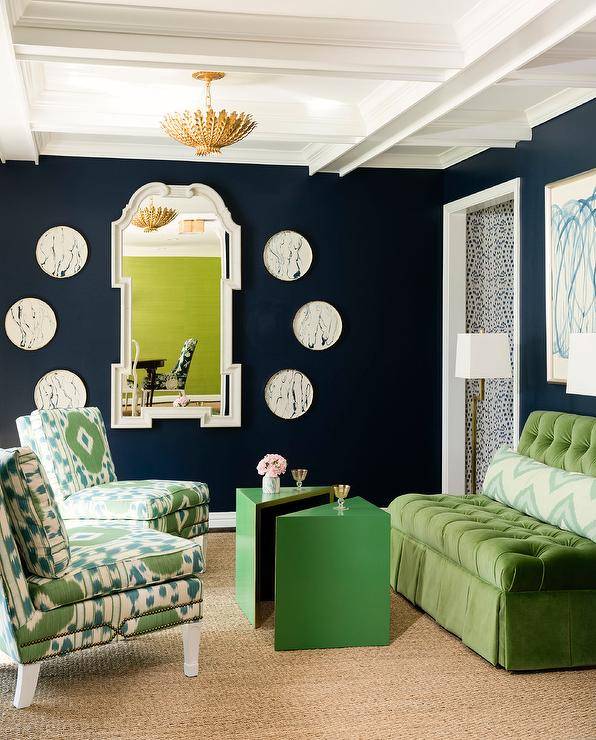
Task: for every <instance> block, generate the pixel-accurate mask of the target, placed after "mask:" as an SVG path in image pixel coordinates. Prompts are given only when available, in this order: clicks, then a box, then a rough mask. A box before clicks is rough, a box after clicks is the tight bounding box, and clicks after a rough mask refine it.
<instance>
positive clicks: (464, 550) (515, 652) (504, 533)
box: [389, 411, 596, 671]
mask: <svg viewBox="0 0 596 740" xmlns="http://www.w3.org/2000/svg"><path fill="white" fill-rule="evenodd" d="M518 452H519V453H520V454H522V455H526V456H527V457H531V458H533V459H535V460H537V461H539V462H541V463H544V464H546V465H550V466H551V467H553V468H557V469H562V470H566V471H569V472H572V473H583V474H584V475H591V476H594V477H596V419H594V418H592V417H589V416H574V415H573V414H562V413H559V412H554V411H535V412H534V413H532V414H530V416H529V417H528V420H527V422H526V424H525V426H524V430H523V432H522V435H521V439H520V443H519V446H518ZM553 472H555V471H553ZM558 475H559V476H560V475H561V474H560V473H559V474H558ZM570 477H572V476H570ZM389 512H390V514H391V585H392V586H393V587H394V588H395V589H396V591H399V592H400V593H401V594H403V595H404V596H405V597H406V598H407V599H409V600H410V601H412V602H413V603H414V604H416V605H417V606H419V607H420V608H422V609H423V610H424V611H425V612H427V613H428V614H430V615H431V616H432V617H434V619H436V620H437V622H438V623H439V624H441V625H442V626H443V627H445V628H446V629H448V630H450V631H451V632H453V633H454V634H456V635H457V636H458V637H460V638H461V639H462V641H463V642H464V644H465V645H468V646H469V647H471V648H472V650H475V651H476V652H477V653H478V654H479V655H482V656H483V657H484V658H486V660H488V661H490V662H491V663H493V664H494V665H502V666H504V667H505V668H507V669H508V670H524V671H526V670H541V669H545V668H570V667H578V666H589V665H596V639H595V638H594V635H596V543H594V542H592V541H591V540H588V539H584V538H583V537H580V536H579V535H576V534H573V533H572V532H567V531H563V530H561V529H559V528H558V527H555V526H552V525H550V524H544V523H543V522H541V521H539V520H538V519H535V518H533V517H531V516H526V515H525V514H522V513H521V512H520V511H517V510H516V509H513V508H510V507H509V506H506V505H504V504H502V503H500V502H498V501H494V500H492V499H489V498H488V497H487V496H472V497H463V496H424V495H420V494H408V495H406V496H400V497H399V498H397V499H395V500H394V501H393V502H392V503H391V504H390V505H389Z"/></svg>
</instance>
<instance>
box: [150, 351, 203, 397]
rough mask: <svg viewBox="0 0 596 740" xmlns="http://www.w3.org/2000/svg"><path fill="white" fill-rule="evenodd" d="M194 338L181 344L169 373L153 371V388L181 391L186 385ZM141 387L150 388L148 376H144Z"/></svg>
mask: <svg viewBox="0 0 596 740" xmlns="http://www.w3.org/2000/svg"><path fill="white" fill-rule="evenodd" d="M197 341H198V340H196V339H187V340H186V341H185V342H184V344H183V345H182V351H181V352H180V357H179V358H178V360H177V362H176V364H175V365H174V367H173V368H172V370H171V372H169V373H155V380H154V388H155V390H158V391H165V390H171V391H183V390H184V389H185V387H186V380H187V378H188V371H189V370H190V363H191V362H192V357H193V355H194V352H195V349H196V346H197ZM143 388H144V389H145V390H148V389H149V388H151V384H150V383H149V377H148V376H146V377H145V378H144V380H143Z"/></svg>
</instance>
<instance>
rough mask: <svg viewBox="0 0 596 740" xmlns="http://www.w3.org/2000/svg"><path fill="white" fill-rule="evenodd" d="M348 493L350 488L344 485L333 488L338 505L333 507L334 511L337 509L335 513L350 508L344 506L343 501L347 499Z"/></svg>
mask: <svg viewBox="0 0 596 740" xmlns="http://www.w3.org/2000/svg"><path fill="white" fill-rule="evenodd" d="M349 493H350V486H348V485H347V484H346V483H342V484H340V485H337V486H333V494H334V496H335V498H336V499H337V500H338V502H339V503H338V505H337V506H335V507H334V508H335V509H337V511H348V509H349V508H350V507H349V506H346V505H345V500H346V498H347V497H348V494H349Z"/></svg>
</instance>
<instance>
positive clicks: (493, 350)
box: [455, 333, 511, 378]
mask: <svg viewBox="0 0 596 740" xmlns="http://www.w3.org/2000/svg"><path fill="white" fill-rule="evenodd" d="M455 376H456V377H457V378H510V377H511V361H510V359H509V337H508V336H507V334H501V333H498V334H497V333H494V334H488V333H487V334H458V335H457V354H456V357H455Z"/></svg>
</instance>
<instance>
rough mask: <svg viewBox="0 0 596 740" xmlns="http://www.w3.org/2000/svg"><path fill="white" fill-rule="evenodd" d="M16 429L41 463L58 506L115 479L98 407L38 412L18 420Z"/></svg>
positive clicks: (42, 410)
mask: <svg viewBox="0 0 596 740" xmlns="http://www.w3.org/2000/svg"><path fill="white" fill-rule="evenodd" d="M17 429H18V431H19V437H20V439H21V444H22V445H23V446H24V447H31V449H32V450H33V451H34V452H35V453H36V454H37V456H38V457H39V459H40V460H41V464H42V465H43V466H44V468H45V471H46V473H47V476H48V479H49V481H50V485H51V486H52V488H53V490H54V495H55V497H56V501H57V502H58V506H60V503H61V501H62V500H64V499H66V498H68V496H70V495H71V494H73V493H76V492H77V491H80V490H81V489H83V488H90V487H91V486H99V485H102V484H104V483H111V482H112V481H115V480H117V478H116V471H115V470H114V463H113V461H112V455H111V452H110V446H109V444H108V438H107V434H106V428H105V426H104V423H103V419H102V416H101V411H100V410H99V409H98V408H95V407H89V408H81V409H40V410H39V411H33V413H31V414H30V415H29V416H21V417H19V418H18V419H17Z"/></svg>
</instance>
